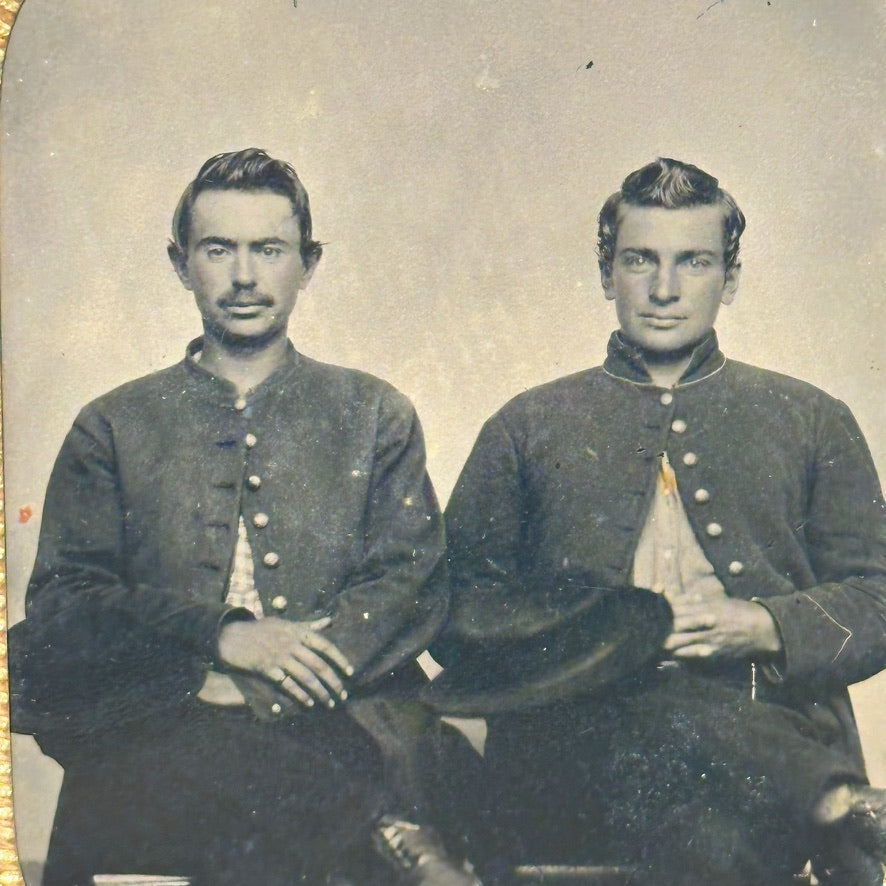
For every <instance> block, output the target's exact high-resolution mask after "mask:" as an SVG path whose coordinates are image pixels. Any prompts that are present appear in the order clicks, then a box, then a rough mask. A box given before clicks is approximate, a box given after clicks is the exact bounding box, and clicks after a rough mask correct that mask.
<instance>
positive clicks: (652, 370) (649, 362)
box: [643, 352, 692, 388]
mask: <svg viewBox="0 0 886 886" xmlns="http://www.w3.org/2000/svg"><path fill="white" fill-rule="evenodd" d="M643 356H644V362H645V364H646V371H647V372H648V373H649V377H650V378H651V379H652V381H653V382H654V383H655V384H656V385H658V386H659V387H661V388H672V387H673V386H674V385H675V384H677V382H678V381H680V379H681V378H682V376H683V373H684V372H686V367H687V366H689V361H690V360H691V359H692V353H691V352H690V353H688V354H685V355H681V356H680V357H679V359H674V357H675V356H676V355H672V354H647V353H644V355H643Z"/></svg>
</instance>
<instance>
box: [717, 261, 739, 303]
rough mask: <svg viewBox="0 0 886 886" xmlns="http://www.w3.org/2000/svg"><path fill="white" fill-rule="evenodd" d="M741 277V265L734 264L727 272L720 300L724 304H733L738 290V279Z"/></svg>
mask: <svg viewBox="0 0 886 886" xmlns="http://www.w3.org/2000/svg"><path fill="white" fill-rule="evenodd" d="M739 277H741V265H734V266H733V267H731V268H730V269H729V270H728V271H727V272H726V279H725V281H724V283H723V292H722V293H720V301H721V302H722V303H723V304H724V305H731V304H732V302H733V301H735V295H736V293H737V292H738V279H739Z"/></svg>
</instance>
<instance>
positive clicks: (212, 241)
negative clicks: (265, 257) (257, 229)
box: [197, 236, 292, 249]
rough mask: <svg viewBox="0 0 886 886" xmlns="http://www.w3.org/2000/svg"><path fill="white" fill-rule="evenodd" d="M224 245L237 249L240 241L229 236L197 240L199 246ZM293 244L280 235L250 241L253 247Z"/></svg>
mask: <svg viewBox="0 0 886 886" xmlns="http://www.w3.org/2000/svg"><path fill="white" fill-rule="evenodd" d="M209 245H213V246H224V247H226V248H227V249H236V248H237V246H238V245H239V241H237V240H231V239H229V238H228V237H212V236H210V237H204V238H203V239H202V240H199V241H198V242H197V246H198V247H200V246H209ZM291 245H292V244H291V243H290V242H289V241H288V240H282V239H281V238H280V237H264V238H263V239H261V240H251V241H250V242H249V246H251V247H256V246H257V247H262V246H291Z"/></svg>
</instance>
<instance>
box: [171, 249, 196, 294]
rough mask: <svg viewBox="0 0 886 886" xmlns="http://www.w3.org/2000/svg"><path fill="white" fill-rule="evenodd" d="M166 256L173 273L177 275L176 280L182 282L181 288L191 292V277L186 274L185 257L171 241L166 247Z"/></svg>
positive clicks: (186, 260) (186, 261) (186, 263)
mask: <svg viewBox="0 0 886 886" xmlns="http://www.w3.org/2000/svg"><path fill="white" fill-rule="evenodd" d="M166 254H167V255H168V256H169V260H170V261H171V262H172V267H173V268H175V273H176V274H178V279H179V280H181V281H182V286H184V287H185V289H187V290H188V291H189V292H190V291H192V288H193V287H192V286H191V277H190V274H189V273H188V259H187V256H186V255H185V254H184V252H183V251H182V250H181V249H179V247H178V246H177V245H176V244H175V243H174V242H173V241H172V240H170V241H169V244H168V245H167V247H166Z"/></svg>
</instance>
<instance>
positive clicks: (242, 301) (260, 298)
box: [218, 289, 274, 308]
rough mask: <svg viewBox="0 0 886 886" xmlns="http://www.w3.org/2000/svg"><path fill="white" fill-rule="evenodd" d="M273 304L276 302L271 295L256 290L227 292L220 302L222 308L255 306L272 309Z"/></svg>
mask: <svg viewBox="0 0 886 886" xmlns="http://www.w3.org/2000/svg"><path fill="white" fill-rule="evenodd" d="M273 304H274V300H273V299H272V298H271V297H270V296H269V295H265V293H263V292H258V291H256V290H254V289H249V290H240V291H231V292H226V293H225V294H224V295H223V296H222V297H221V298H220V299H219V300H218V305H219V307H221V308H244V307H247V306H253V305H258V306H260V307H264V308H270V307H272V306H273Z"/></svg>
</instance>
